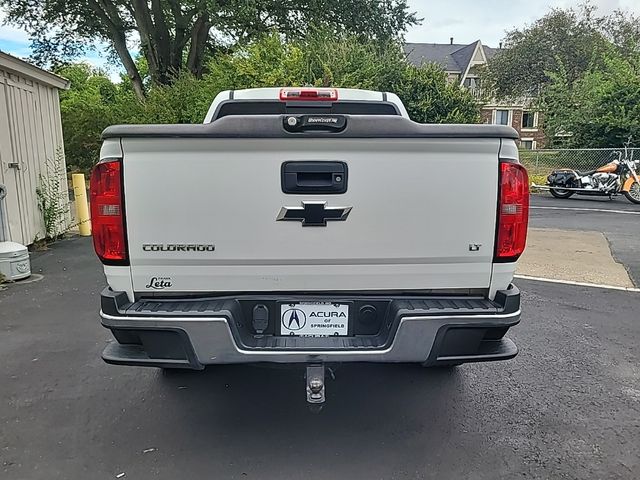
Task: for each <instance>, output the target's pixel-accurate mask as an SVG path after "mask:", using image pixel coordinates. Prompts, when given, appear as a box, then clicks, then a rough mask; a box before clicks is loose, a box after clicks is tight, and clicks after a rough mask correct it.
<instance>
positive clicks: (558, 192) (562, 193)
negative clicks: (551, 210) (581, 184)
mask: <svg viewBox="0 0 640 480" xmlns="http://www.w3.org/2000/svg"><path fill="white" fill-rule="evenodd" d="M549 192H551V195H553V196H554V197H556V198H569V197H570V196H571V195H573V194H574V193H576V192H572V191H570V190H562V189H559V188H552V189H551V190H549Z"/></svg>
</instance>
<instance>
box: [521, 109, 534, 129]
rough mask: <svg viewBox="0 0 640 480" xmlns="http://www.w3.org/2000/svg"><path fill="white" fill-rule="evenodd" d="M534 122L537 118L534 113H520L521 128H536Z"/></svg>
mask: <svg viewBox="0 0 640 480" xmlns="http://www.w3.org/2000/svg"><path fill="white" fill-rule="evenodd" d="M536 120H537V118H536V114H535V112H527V111H525V112H522V128H529V129H533V128H536V127H537V125H536V123H537V122H536Z"/></svg>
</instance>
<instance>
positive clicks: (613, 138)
mask: <svg viewBox="0 0 640 480" xmlns="http://www.w3.org/2000/svg"><path fill="white" fill-rule="evenodd" d="M504 44H505V47H506V48H505V49H504V50H502V51H501V52H500V53H498V54H497V55H496V56H495V57H494V58H493V59H492V60H491V61H490V63H489V68H488V70H487V71H486V72H485V78H484V79H483V81H484V82H485V85H488V86H489V90H490V91H491V92H492V93H493V94H494V95H495V96H496V97H497V98H498V99H509V100H513V99H514V98H515V99H520V100H519V101H522V98H523V97H529V98H530V99H533V100H534V102H535V103H534V104H535V105H536V106H537V107H538V108H539V109H540V110H541V112H542V113H543V116H542V118H543V119H544V120H543V127H544V129H545V134H546V135H547V137H548V139H549V144H550V145H551V146H563V147H576V148H586V147H612V146H620V145H621V144H622V143H624V141H626V139H627V138H628V137H629V136H630V135H631V136H632V137H633V139H634V140H635V144H639V143H638V142H640V129H639V126H638V124H639V122H640V109H639V107H638V105H639V104H640V88H639V87H640V81H639V77H638V75H639V74H640V18H638V17H636V16H634V15H632V14H630V13H628V12H621V11H617V12H614V13H613V14H610V15H608V16H604V17H598V16H597V15H596V9H595V8H594V7H593V6H592V5H591V4H589V3H587V4H584V5H582V6H581V7H579V8H578V9H565V10H562V9H553V10H551V11H550V12H549V13H548V14H547V15H545V16H544V17H542V18H541V19H539V20H537V21H535V22H534V23H533V24H532V25H530V26H527V27H525V28H523V29H521V30H513V31H511V32H508V33H507V37H506V39H505V42H504Z"/></svg>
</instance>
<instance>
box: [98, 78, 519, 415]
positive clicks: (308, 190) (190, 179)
mask: <svg viewBox="0 0 640 480" xmlns="http://www.w3.org/2000/svg"><path fill="white" fill-rule="evenodd" d="M102 136H103V139H104V143H103V145H102V150H101V153H100V162H99V163H98V164H97V166H96V167H95V169H94V171H93V173H92V175H91V216H92V223H93V230H94V245H95V250H96V253H97V254H98V257H99V258H100V260H101V261H102V263H103V264H104V272H105V274H106V278H107V282H108V287H107V288H106V289H105V290H104V291H103V292H102V298H101V311H100V316H101V317H102V324H103V325H104V326H105V327H106V328H108V329H110V330H111V332H112V333H113V336H114V337H115V339H116V341H115V342H112V343H110V344H109V345H108V346H107V348H106V349H105V350H104V352H103V358H104V360H105V361H107V362H108V363H112V364H118V365H140V366H154V367H161V368H165V369H177V368H190V369H202V368H204V367H205V366H206V365H209V364H221V363H222V364H224V363H244V362H277V363H288V364H302V365H304V366H306V369H307V376H306V384H305V389H306V392H307V399H308V401H309V402H312V403H321V402H323V401H324V398H325V382H324V372H325V365H327V364H333V363H342V362H415V363H419V364H422V365H424V366H425V367H431V366H435V367H437V366H447V367H450V366H455V365H459V364H461V363H465V362H478V361H490V360H505V359H510V358H513V357H514V356H515V355H516V354H517V351H518V350H517V348H516V346H515V344H514V343H513V342H512V341H511V340H509V339H508V338H507V337H506V336H505V334H506V333H507V331H508V330H509V328H510V327H512V326H513V325H515V324H517V323H518V322H519V320H520V293H519V291H518V289H517V288H516V287H515V286H514V285H513V284H512V283H511V281H512V279H513V275H514V271H515V267H516V261H517V260H518V257H519V256H520V254H521V253H522V252H523V250H524V248H525V242H526V235H527V222H528V214H529V185H528V178H527V173H526V170H525V169H524V168H523V167H522V165H520V163H519V161H518V150H517V148H516V143H515V141H516V140H517V133H516V131H515V130H513V129H512V128H510V127H505V126H496V125H423V124H418V123H415V122H413V121H411V120H410V119H409V117H408V114H407V111H406V109H405V108H404V106H403V105H402V103H401V101H400V99H399V98H398V97H397V96H396V95H394V94H392V93H384V92H373V91H365V90H352V89H332V88H282V89H279V88H262V89H250V90H236V91H225V92H222V93H220V94H219V95H218V96H217V97H216V98H215V100H214V102H213V104H212V105H211V108H210V109H209V112H208V114H207V116H206V118H205V121H204V123H203V124H201V125H119V126H112V127H109V128H107V129H106V130H105V131H104V132H103V135H102Z"/></svg>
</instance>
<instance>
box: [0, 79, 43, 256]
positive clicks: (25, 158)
mask: <svg viewBox="0 0 640 480" xmlns="http://www.w3.org/2000/svg"><path fill="white" fill-rule="evenodd" d="M36 89H37V86H35V85H34V84H33V83H32V82H30V81H28V80H25V79H24V78H21V77H18V76H16V75H12V74H9V73H8V72H4V71H0V183H3V184H4V185H5V186H6V187H7V196H6V198H5V200H4V201H5V207H6V208H5V209H6V211H7V214H8V222H7V220H6V219H5V223H8V228H6V230H8V231H7V232H5V233H8V237H9V240H11V241H14V242H19V243H23V244H25V245H29V244H31V243H32V242H33V241H34V239H35V238H36V236H40V237H42V227H41V225H42V220H41V214H40V211H39V209H38V201H37V195H36V187H37V186H38V177H39V174H40V171H41V166H40V163H41V162H42V161H43V156H44V152H43V151H42V146H41V142H40V141H39V139H40V137H41V136H42V135H41V129H42V124H41V123H40V122H38V115H37V112H38V105H37V99H36V93H35V90H36Z"/></svg>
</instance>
